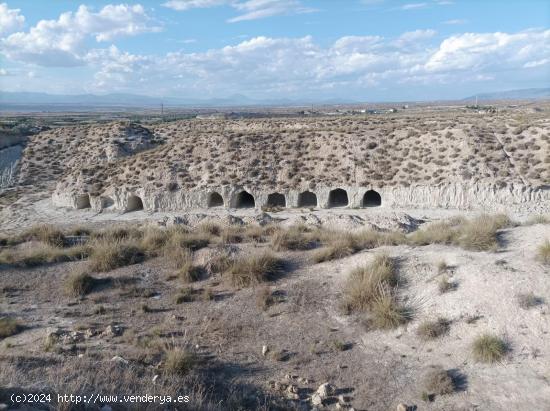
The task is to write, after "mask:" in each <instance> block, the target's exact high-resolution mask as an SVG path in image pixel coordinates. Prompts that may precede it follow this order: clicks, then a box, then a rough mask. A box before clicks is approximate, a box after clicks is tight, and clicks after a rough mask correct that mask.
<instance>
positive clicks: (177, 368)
mask: <svg viewBox="0 0 550 411" xmlns="http://www.w3.org/2000/svg"><path fill="white" fill-rule="evenodd" d="M197 363H198V358H197V356H196V355H195V354H194V353H192V352H190V351H186V350H184V349H181V348H171V349H168V350H167V351H166V359H165V361H164V370H165V372H166V373H168V374H174V375H179V376H184V375H187V374H188V373H189V372H190V371H191V370H192V369H193V368H195V366H196V365H197Z"/></svg>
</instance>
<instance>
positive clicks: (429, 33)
mask: <svg viewBox="0 0 550 411" xmlns="http://www.w3.org/2000/svg"><path fill="white" fill-rule="evenodd" d="M436 34H437V32H436V31H435V30H432V29H427V30H415V31H407V32H405V33H403V34H402V35H401V36H399V40H400V41H401V42H413V41H419V40H425V39H429V38H432V37H433V36H435V35H436Z"/></svg>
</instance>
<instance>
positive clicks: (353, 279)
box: [344, 254, 412, 329]
mask: <svg viewBox="0 0 550 411" xmlns="http://www.w3.org/2000/svg"><path fill="white" fill-rule="evenodd" d="M397 285H398V276H397V268H396V264H395V261H394V260H393V259H392V258H390V257H389V256H388V255H386V254H378V255H376V256H375V258H374V260H373V261H372V262H371V263H370V264H369V265H367V266H366V267H360V268H356V269H354V270H353V271H352V272H351V273H350V275H349V277H348V281H347V283H346V287H345V289H344V292H345V296H346V297H345V303H344V304H345V307H346V308H347V309H348V310H349V311H353V310H357V311H368V312H369V313H370V314H371V323H372V325H373V326H374V327H376V328H382V329H387V328H394V327H397V326H399V325H401V324H404V323H406V322H407V321H409V320H410V319H411V318H412V312H411V310H410V309H408V308H407V307H404V306H403V305H402V304H401V303H400V301H399V298H398V296H397Z"/></svg>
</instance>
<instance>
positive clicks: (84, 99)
mask: <svg viewBox="0 0 550 411" xmlns="http://www.w3.org/2000/svg"><path fill="white" fill-rule="evenodd" d="M475 98H476V96H475V95H474V96H471V97H468V98H465V99H464V100H462V101H467V100H470V101H471V100H474V99H475ZM477 98H478V100H506V99H518V100H519V99H545V98H550V88H531V89H522V90H509V91H501V92H493V93H481V94H478V95H477ZM356 103H358V102H357V101H353V100H351V99H350V100H345V99H339V98H335V99H326V100H320V101H319V100H318V101H307V100H303V101H298V100H291V99H266V100H255V99H251V98H249V97H247V96H244V95H241V94H235V95H232V96H229V97H226V98H213V99H193V98H184V97H181V98H180V97H164V98H160V97H150V96H143V95H137V94H122V93H112V94H102V95H96V94H75V95H65V94H47V93H32V92H0V110H2V109H4V110H6V109H16V108H17V107H18V106H23V107H25V108H27V107H30V106H48V105H51V106H64V107H74V108H75V109H78V107H80V108H85V107H144V108H150V107H160V105H161V104H164V106H165V107H185V106H187V107H231V106H300V105H311V104H316V105H323V104H326V105H334V104H356Z"/></svg>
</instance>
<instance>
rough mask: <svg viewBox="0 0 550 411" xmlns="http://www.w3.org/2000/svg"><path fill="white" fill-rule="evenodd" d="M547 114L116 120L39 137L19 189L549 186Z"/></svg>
mask: <svg viewBox="0 0 550 411" xmlns="http://www.w3.org/2000/svg"><path fill="white" fill-rule="evenodd" d="M549 130H550V125H549V122H548V118H547V117H545V116H544V115H541V114H525V113H523V114H519V113H518V114H516V115H509V114H507V115H503V116H499V117H497V116H490V117H487V116H483V117H480V116H479V115H476V114H468V113H462V114H458V115H457V114H456V113H453V114H452V115H449V114H445V113H444V112H443V113H438V114H432V115H423V116H421V115H410V116H407V115H400V116H396V117H391V118H388V117H378V118H369V119H363V118H360V119H358V118H353V117H350V118H342V117H337V118H329V119H327V118H317V119H315V118H314V119H304V118H298V119H292V118H288V119H253V120H220V121H208V120H192V121H176V122H171V123H170V122H169V123H162V124H160V125H154V126H149V127H147V128H145V127H142V126H139V125H134V124H129V125H128V124H121V123H112V124H107V125H101V126H75V127H61V128H57V129H53V130H51V131H46V132H43V133H40V134H38V135H36V136H33V137H32V138H31V140H30V142H29V144H28V146H27V148H26V149H25V151H24V155H23V161H22V169H21V173H20V174H21V175H20V182H21V184H23V185H24V184H32V185H34V186H40V187H44V188H50V189H51V188H52V187H53V186H54V185H55V184H56V183H58V182H59V187H60V189H67V190H75V191H77V192H79V193H85V192H87V193H90V194H91V195H99V194H101V193H102V192H103V191H104V190H106V189H108V188H110V187H120V186H124V187H125V188H127V189H128V190H132V189H138V188H141V187H144V186H146V185H152V186H154V187H156V188H158V189H162V190H167V191H175V190H180V189H181V190H189V189H202V188H216V189H217V188H219V187H221V186H226V185H231V184H240V185H242V186H246V185H250V186H260V187H265V188H266V189H268V188H269V189H278V190H285V189H290V188H295V187H298V186H301V185H303V184H308V185H309V186H310V187H312V188H313V187H315V186H318V185H328V186H331V187H338V186H339V185H352V184H354V185H360V186H366V187H367V186H403V187H408V186H410V185H411V184H430V185H434V184H441V183H449V182H469V183H474V182H479V181H484V182H490V183H494V184H497V185H498V186H506V185H508V184H512V183H523V184H528V185H531V186H535V187H536V186H539V185H543V184H546V183H548V181H549V180H550V133H549Z"/></svg>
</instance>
